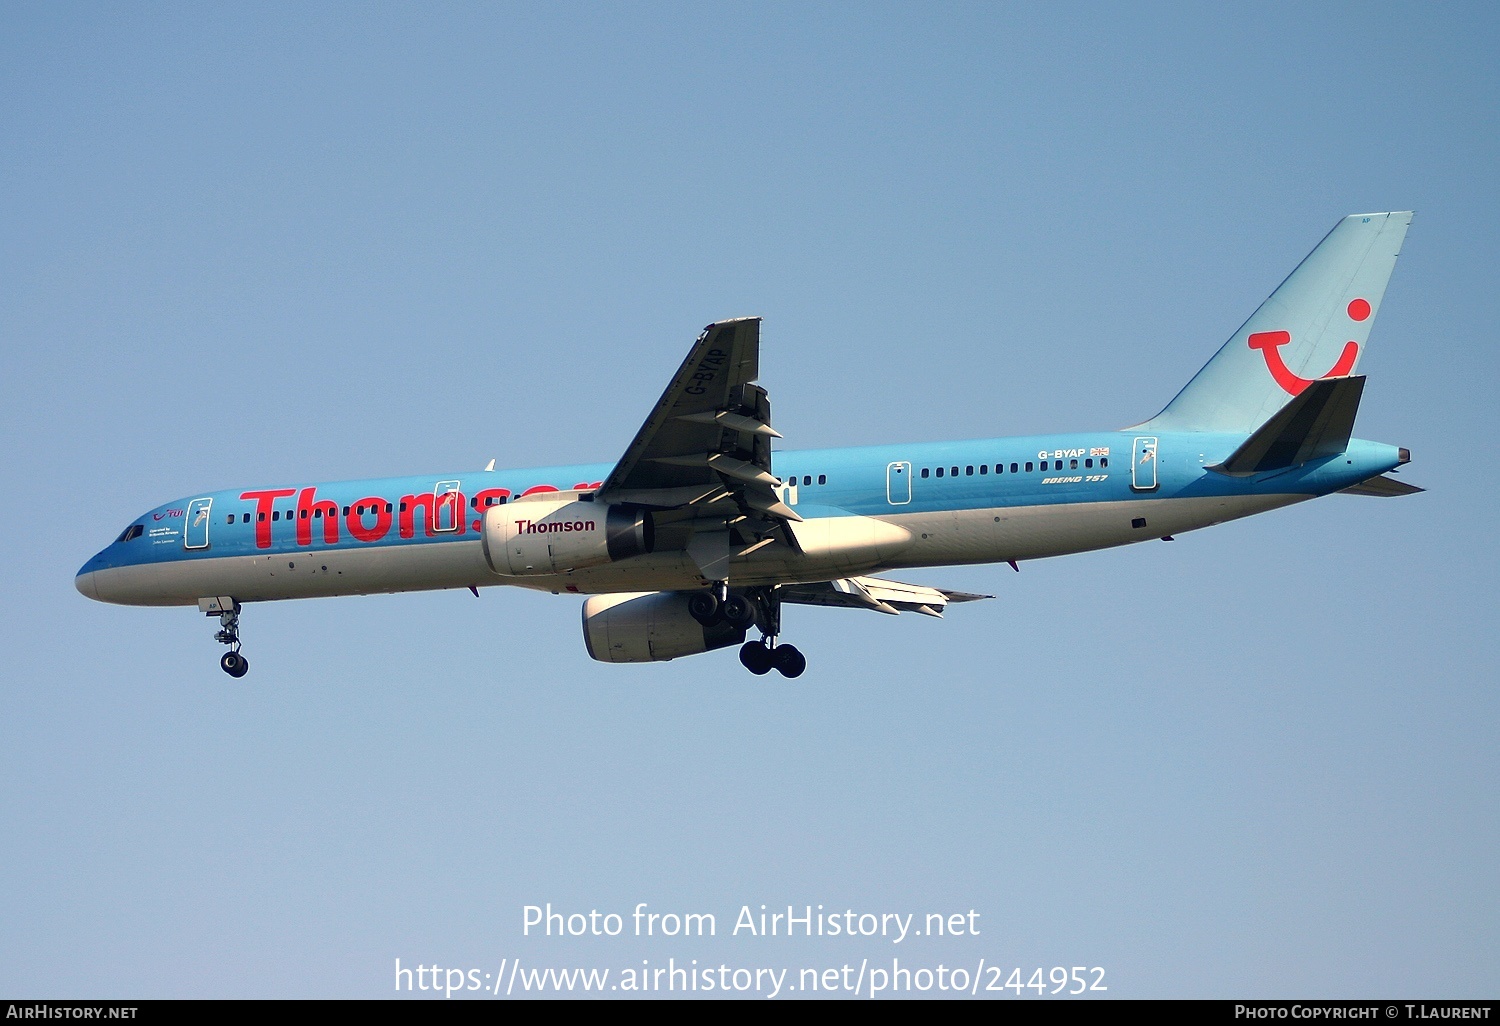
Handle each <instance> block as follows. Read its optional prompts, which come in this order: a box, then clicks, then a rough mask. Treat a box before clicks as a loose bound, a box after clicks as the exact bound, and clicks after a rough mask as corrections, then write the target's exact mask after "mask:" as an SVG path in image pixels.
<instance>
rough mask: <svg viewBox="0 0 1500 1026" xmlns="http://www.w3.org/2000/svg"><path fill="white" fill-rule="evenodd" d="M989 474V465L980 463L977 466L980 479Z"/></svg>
mask: <svg viewBox="0 0 1500 1026" xmlns="http://www.w3.org/2000/svg"><path fill="white" fill-rule="evenodd" d="M989 472H990V465H989V464H988V463H981V464H980V465H979V474H980V476H981V477H982V476H984V475H985V474H988V473H989Z"/></svg>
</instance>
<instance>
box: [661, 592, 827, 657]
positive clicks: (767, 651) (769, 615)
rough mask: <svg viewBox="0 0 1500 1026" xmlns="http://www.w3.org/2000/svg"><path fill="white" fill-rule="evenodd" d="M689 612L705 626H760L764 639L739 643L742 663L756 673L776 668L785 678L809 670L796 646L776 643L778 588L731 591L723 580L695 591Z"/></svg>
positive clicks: (742, 627) (735, 628) (778, 605)
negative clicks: (707, 587)
mask: <svg viewBox="0 0 1500 1026" xmlns="http://www.w3.org/2000/svg"><path fill="white" fill-rule="evenodd" d="M688 612H689V613H690V614H691V615H692V617H693V619H695V620H697V621H698V622H699V623H701V624H703V625H704V626H705V627H711V626H713V625H715V624H727V625H728V626H729V627H731V628H733V629H734V630H737V631H747V630H749V629H750V628H752V627H755V628H758V629H759V630H760V633H761V639H760V640H759V641H747V642H745V643H744V644H743V645H741V646H740V662H741V663H743V664H744V666H745V669H747V670H749V671H750V672H751V673H753V674H755V675H756V676H761V675H764V674H767V673H770V672H771V671H772V670H776V671H778V672H779V673H780V674H781V675H782V676H783V677H800V676H802V671H804V670H806V669H807V658H806V657H805V656H803V654H802V653H801V652H799V651H798V650H797V647H796V646H795V645H778V644H776V636H777V635H778V634H780V633H781V599H779V598H778V597H777V595H776V589H775V588H747V589H746V590H744V591H730V590H729V585H728V583H726V582H724V581H720V582H719V583H717V584H715V585H714V586H713V587H712V588H711V589H709V590H708V591H700V592H695V593H694V594H693V595H692V596H691V597H690V598H689V599H688ZM741 636H742V637H743V635H741Z"/></svg>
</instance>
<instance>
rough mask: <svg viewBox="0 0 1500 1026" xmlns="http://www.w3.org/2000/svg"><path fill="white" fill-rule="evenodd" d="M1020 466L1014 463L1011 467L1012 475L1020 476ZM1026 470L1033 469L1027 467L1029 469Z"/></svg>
mask: <svg viewBox="0 0 1500 1026" xmlns="http://www.w3.org/2000/svg"><path fill="white" fill-rule="evenodd" d="M1019 466H1020V464H1018V463H1012V464H1011V465H1010V472H1011V473H1012V474H1019V473H1020V470H1018V469H1017V468H1018V467H1019ZM1026 469H1027V470H1030V469H1031V468H1030V467H1027V468H1026Z"/></svg>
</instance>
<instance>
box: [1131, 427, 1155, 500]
mask: <svg viewBox="0 0 1500 1026" xmlns="http://www.w3.org/2000/svg"><path fill="white" fill-rule="evenodd" d="M1156 485H1157V481H1156V438H1155V436H1146V437H1142V438H1137V439H1136V440H1135V448H1134V449H1133V450H1132V451H1131V454H1130V487H1131V488H1133V489H1135V490H1136V491H1138V492H1149V491H1152V490H1153V489H1155V488H1156Z"/></svg>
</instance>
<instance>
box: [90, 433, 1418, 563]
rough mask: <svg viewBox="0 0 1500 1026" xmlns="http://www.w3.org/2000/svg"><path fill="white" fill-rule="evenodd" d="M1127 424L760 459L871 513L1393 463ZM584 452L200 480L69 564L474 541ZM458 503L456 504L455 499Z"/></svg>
mask: <svg viewBox="0 0 1500 1026" xmlns="http://www.w3.org/2000/svg"><path fill="white" fill-rule="evenodd" d="M1139 440H1140V436H1139V435H1137V434H1136V433H1135V432H1132V431H1121V432H1092V433H1084V432H1079V433H1068V434H1056V435H1038V436H1029V437H1018V438H994V439H977V440H969V441H959V442H925V443H918V444H906V445H880V446H867V447H860V448H848V449H821V450H805V451H800V452H778V453H776V454H775V456H774V461H773V468H772V469H773V473H774V474H775V475H776V476H777V477H779V478H780V479H782V480H783V481H784V482H785V483H786V486H785V489H784V494H785V501H786V502H787V504H788V505H790V506H791V507H792V508H793V509H795V510H797V511H798V512H799V513H801V514H802V515H803V516H804V517H819V516H849V515H862V516H881V515H890V514H895V513H929V512H934V511H941V510H966V509H979V508H1003V507H1020V506H1047V505H1056V504H1063V503H1085V502H1111V501H1124V500H1141V499H1155V498H1162V499H1165V498H1189V497H1210V496H1245V495H1257V494H1288V495H1307V496H1314V495H1324V494H1328V493H1330V492H1334V491H1338V490H1340V489H1342V488H1347V487H1350V486H1352V485H1354V484H1357V483H1359V482H1361V481H1364V480H1367V479H1368V478H1371V477H1374V476H1376V475H1378V474H1382V473H1385V472H1386V471H1389V470H1391V469H1393V468H1395V467H1396V466H1398V465H1400V463H1401V459H1400V453H1399V450H1398V449H1397V448H1396V447H1395V446H1392V445H1384V444H1381V443H1376V442H1366V441H1362V440H1358V439H1355V440H1351V441H1350V443H1349V446H1348V449H1347V451H1346V452H1344V453H1341V454H1339V455H1338V456H1334V457H1329V458H1326V459H1323V460H1317V461H1313V462H1311V463H1306V464H1303V465H1301V466H1298V467H1294V468H1292V469H1289V470H1280V471H1275V472H1270V473H1264V474H1256V475H1253V476H1249V477H1230V476H1227V475H1224V474H1220V473H1217V472H1215V471H1212V470H1208V469H1207V468H1208V467H1211V466H1213V465H1214V464H1217V463H1219V462H1221V461H1222V460H1224V459H1225V458H1227V457H1228V456H1229V454H1230V453H1232V452H1233V451H1234V450H1235V449H1236V448H1237V447H1238V446H1239V445H1240V444H1241V443H1242V442H1244V440H1245V439H1244V436H1243V435H1223V434H1206V433H1179V434H1163V435H1160V436H1159V437H1158V438H1156V445H1155V447H1154V449H1153V458H1154V463H1155V466H1154V468H1149V469H1150V474H1149V476H1148V475H1147V474H1146V470H1147V468H1144V467H1138V466H1136V463H1137V462H1138V460H1139V456H1138V454H1137V453H1135V452H1134V451H1133V450H1134V448H1136V447H1137V443H1138V442H1139ZM612 469H613V465H612V464H607V463H596V464H587V465H580V466H566V467H538V468H534V469H529V470H496V471H469V472H461V473H454V474H447V475H426V476H416V477H401V478H384V479H376V480H364V481H343V482H335V483H329V484H316V485H307V484H284V485H280V486H276V487H271V488H253V489H232V490H227V491H219V492H206V493H202V494H200V495H197V496H194V497H192V498H186V499H180V500H177V501H175V502H170V503H166V504H164V505H162V506H158V507H157V508H156V509H153V510H151V511H150V512H148V513H146V514H145V515H144V516H141V517H139V518H137V519H136V520H135V521H134V522H132V523H131V524H130V525H129V526H128V527H127V528H126V529H125V530H124V531H123V532H122V533H121V534H120V536H119V538H118V539H117V540H116V541H115V542H114V543H113V544H111V545H109V546H108V547H106V548H105V549H104V550H103V551H101V552H99V553H98V554H97V555H95V556H94V557H93V558H92V559H90V560H89V561H88V562H87V563H86V564H84V566H83V567H82V568H81V569H80V571H79V574H80V576H81V575H84V574H89V573H92V572H94V571H97V570H105V569H109V568H112V567H122V566H133V565H138V564H143V563H155V562H168V561H177V560H192V559H203V558H212V557H223V556H246V555H258V554H259V555H270V554H278V553H284V552H296V551H306V550H319V549H325V550H326V549H335V548H368V547H372V546H394V545H432V544H445V543H448V542H453V541H475V540H477V538H478V537H479V535H478V533H477V532H478V531H479V530H480V528H481V525H482V520H483V515H484V510H485V509H487V508H488V507H489V506H491V505H495V504H498V503H501V502H505V501H509V500H511V499H514V498H517V497H520V496H522V495H526V494H536V493H537V492H548V491H567V490H575V489H577V490H588V489H591V488H598V487H599V486H600V484H601V482H603V481H604V479H605V478H606V477H607V476H608V475H609V473H610V471H611V470H612ZM460 511H461V512H460Z"/></svg>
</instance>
